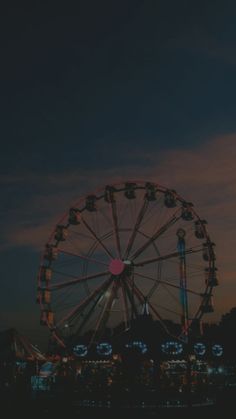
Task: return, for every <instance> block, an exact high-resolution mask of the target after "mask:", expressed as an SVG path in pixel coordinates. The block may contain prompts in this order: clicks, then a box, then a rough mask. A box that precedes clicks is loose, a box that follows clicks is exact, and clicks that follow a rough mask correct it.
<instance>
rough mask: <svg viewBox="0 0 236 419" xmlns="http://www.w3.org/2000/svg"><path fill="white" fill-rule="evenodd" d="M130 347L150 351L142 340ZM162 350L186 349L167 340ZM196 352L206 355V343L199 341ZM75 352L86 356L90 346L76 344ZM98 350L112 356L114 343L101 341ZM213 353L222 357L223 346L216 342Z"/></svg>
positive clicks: (168, 351)
mask: <svg viewBox="0 0 236 419" xmlns="http://www.w3.org/2000/svg"><path fill="white" fill-rule="evenodd" d="M125 347H126V348H129V349H137V350H138V351H139V352H140V353H141V354H145V353H147V351H148V347H147V345H146V343H144V342H142V341H132V342H129V343H127V344H126V345H125ZM161 350H162V352H163V353H164V354H166V355H172V356H175V355H180V354H181V353H182V352H183V351H184V347H183V345H182V343H179V342H175V341H167V342H165V343H163V344H162V345H161ZM193 350H194V353H195V354H196V355H197V356H204V355H205V354H206V351H207V347H206V345H205V344H204V343H201V342H197V343H195V344H194V345H193ZM73 352H74V354H75V355H76V356H78V357H85V356H86V355H88V347H87V346H86V345H83V344H79V345H76V346H74V348H73ZM96 352H97V354H98V355H99V356H110V355H111V354H112V345H111V344H110V343H107V342H102V343H99V344H98V345H97V346H96ZM211 353H212V355H213V356H215V357H221V356H222V355H223V347H222V346H221V345H219V344H214V345H212V347H211Z"/></svg>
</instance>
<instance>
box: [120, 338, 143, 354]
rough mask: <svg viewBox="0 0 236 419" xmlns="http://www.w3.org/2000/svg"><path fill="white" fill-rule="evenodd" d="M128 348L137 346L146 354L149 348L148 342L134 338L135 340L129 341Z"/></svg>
mask: <svg viewBox="0 0 236 419" xmlns="http://www.w3.org/2000/svg"><path fill="white" fill-rule="evenodd" d="M125 346H126V348H137V349H138V350H139V351H140V352H141V353H142V354H145V353H146V352H147V350H148V347H147V345H146V343H144V342H142V341H141V340H134V341H133V342H130V343H127V344H126V345H125Z"/></svg>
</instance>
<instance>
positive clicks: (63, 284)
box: [48, 271, 110, 291]
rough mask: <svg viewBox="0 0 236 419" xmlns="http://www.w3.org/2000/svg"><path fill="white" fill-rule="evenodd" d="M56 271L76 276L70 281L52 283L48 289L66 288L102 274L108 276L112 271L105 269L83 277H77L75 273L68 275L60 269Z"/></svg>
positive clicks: (71, 276)
mask: <svg viewBox="0 0 236 419" xmlns="http://www.w3.org/2000/svg"><path fill="white" fill-rule="evenodd" d="M54 273H57V274H60V275H65V276H68V277H70V278H74V279H72V280H70V281H65V282H60V283H58V284H52V285H51V286H49V287H48V290H50V291H53V290H60V289H62V288H66V287H68V286H70V285H76V284H79V283H82V282H87V281H89V280H90V279H95V278H100V277H102V276H107V275H110V272H108V271H105V272H99V273H97V274H93V275H86V276H82V277H77V276H74V275H67V274H63V273H62V272H58V271H54Z"/></svg>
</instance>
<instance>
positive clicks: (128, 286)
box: [123, 281, 138, 320]
mask: <svg viewBox="0 0 236 419" xmlns="http://www.w3.org/2000/svg"><path fill="white" fill-rule="evenodd" d="M123 285H124V290H125V294H126V296H127V297H128V300H129V302H130V306H131V320H132V318H133V315H134V314H135V317H136V318H137V317H138V309H137V307H136V304H135V301H134V293H133V281H132V283H131V284H129V283H128V282H127V281H124V282H123Z"/></svg>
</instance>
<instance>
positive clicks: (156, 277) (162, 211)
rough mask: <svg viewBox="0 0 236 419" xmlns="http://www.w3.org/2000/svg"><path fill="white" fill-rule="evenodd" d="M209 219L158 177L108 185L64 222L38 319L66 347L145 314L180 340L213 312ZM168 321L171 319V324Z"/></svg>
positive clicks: (52, 248) (51, 253) (49, 249)
mask: <svg viewBox="0 0 236 419" xmlns="http://www.w3.org/2000/svg"><path fill="white" fill-rule="evenodd" d="M206 225H207V222H206V221H205V220H203V219H202V218H200V216H199V215H198V214H197V213H196V211H195V209H194V207H193V204H192V203H190V202H186V200H184V199H183V198H182V197H181V196H180V195H179V194H177V192H176V191H175V190H172V189H168V188H166V187H163V186H161V185H159V184H156V183H153V182H144V181H127V182H124V183H119V184H109V185H107V186H105V187H103V188H101V189H99V190H96V191H95V192H94V193H91V194H89V195H87V196H83V197H82V198H80V199H79V200H78V202H76V203H75V204H74V205H73V206H72V207H71V208H70V209H69V211H68V212H67V213H66V214H65V215H64V216H63V217H62V218H61V219H60V220H59V222H58V224H57V225H56V227H55V229H54V230H53V232H52V234H51V236H50V238H49V240H48V242H47V244H46V247H45V249H44V251H43V254H42V259H41V265H40V269H39V274H38V288H37V289H38V295H37V301H38V303H39V304H40V308H41V320H40V322H41V324H42V325H46V326H48V327H49V329H50V330H51V331H52V334H53V336H54V338H55V339H56V340H57V341H58V342H59V343H60V344H61V345H62V346H63V347H66V346H67V345H68V344H71V342H73V343H74V344H75V343H76V342H77V341H78V340H79V338H80V337H81V336H85V335H86V336H88V345H92V344H94V343H99V342H101V340H102V338H103V335H104V333H105V330H107V329H109V330H112V329H114V328H115V327H116V326H117V325H119V327H120V329H121V330H124V331H125V330H127V329H129V328H130V325H131V323H132V321H133V320H134V319H135V318H138V316H140V315H141V314H142V312H144V311H145V312H148V313H150V315H151V316H152V317H153V319H154V320H157V321H158V322H159V323H160V325H161V326H162V327H163V330H165V331H166V333H168V334H171V333H173V332H171V330H170V329H169V324H170V323H171V322H174V323H177V324H179V325H180V333H179V335H178V336H176V338H178V339H182V338H183V339H185V338H186V337H187V336H188V331H189V329H190V327H191V324H192V322H193V321H195V320H200V319H201V318H202V316H203V315H204V314H206V313H211V312H213V301H212V290H213V288H214V287H215V286H216V285H218V281H217V268H216V266H215V252H214V243H212V241H211V239H210V236H209V234H208V232H207V227H206ZM170 321H171V322H170Z"/></svg>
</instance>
